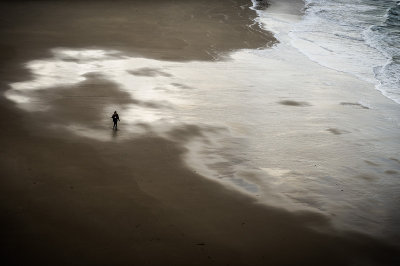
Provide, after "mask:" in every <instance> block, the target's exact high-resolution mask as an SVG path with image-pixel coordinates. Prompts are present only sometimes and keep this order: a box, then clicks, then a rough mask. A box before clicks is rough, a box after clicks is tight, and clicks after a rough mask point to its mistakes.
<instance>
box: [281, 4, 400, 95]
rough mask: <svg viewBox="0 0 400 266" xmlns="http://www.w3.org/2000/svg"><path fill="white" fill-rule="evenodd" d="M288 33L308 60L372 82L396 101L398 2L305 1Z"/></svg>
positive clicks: (398, 87)
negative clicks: (304, 6) (300, 14)
mask: <svg viewBox="0 0 400 266" xmlns="http://www.w3.org/2000/svg"><path fill="white" fill-rule="evenodd" d="M305 2H306V12H305V15H304V17H303V19H302V21H300V22H299V23H297V24H295V26H294V27H293V28H292V30H291V32H290V33H289V37H290V39H291V44H292V45H293V46H294V47H296V48H297V49H298V50H300V51H301V52H302V53H303V54H305V55H306V56H308V57H309V58H310V59H311V60H313V61H315V62H317V63H319V64H321V65H323V66H325V67H329V68H331V69H335V70H338V71H343V72H346V73H351V74H353V75H355V76H357V77H358V78H360V79H362V80H366V81H368V82H371V83H374V84H375V85H376V88H377V89H378V90H380V91H381V92H382V93H383V94H384V95H385V96H387V97H388V98H390V99H392V100H394V101H396V102H397V103H400V78H399V77H400V75H399V73H400V71H399V70H400V66H399V64H400V62H399V56H400V38H399V34H398V33H399V32H400V27H399V25H397V23H398V21H399V10H400V8H399V3H400V2H399V1H397V2H396V1H370V0H356V1H350V0H322V1H321V0H306V1H305Z"/></svg>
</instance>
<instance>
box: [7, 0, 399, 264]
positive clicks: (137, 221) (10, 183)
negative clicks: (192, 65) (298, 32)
mask: <svg viewBox="0 0 400 266" xmlns="http://www.w3.org/2000/svg"><path fill="white" fill-rule="evenodd" d="M183 2H184V3H183ZM226 2H229V4H226ZM226 2H225V1H206V0H203V1H182V2H181V1H151V2H148V1H121V2H119V1H117V2H114V1H112V2H108V1H100V2H99V1H96V2H90V1H89V2H84V3H82V2H76V3H73V4H71V3H68V2H67V1H66V2H64V1H54V2H47V1H40V3H34V2H29V1H27V2H25V1H23V2H18V3H11V2H8V3H7V2H2V3H1V8H0V10H1V16H2V20H1V24H0V34H1V36H2V41H1V46H0V57H1V61H0V62H1V63H0V67H1V70H0V71H1V72H0V76H1V93H2V94H4V93H5V92H6V91H9V90H10V89H11V87H12V86H11V85H10V84H18V82H22V81H27V80H28V81H29V80H30V79H35V78H37V76H35V75H34V73H32V71H30V70H29V69H28V68H27V67H26V65H25V67H24V63H26V62H29V61H32V60H39V59H46V58H49V57H50V58H52V55H53V54H52V50H51V49H54V48H59V47H68V48H69V49H109V50H118V51H119V52H120V53H118V54H117V55H116V57H119V58H124V56H128V55H129V56H137V55H140V57H145V58H149V59H157V60H169V61H176V62H189V61H193V60H197V61H202V62H211V61H215V60H220V59H222V58H225V57H226V55H227V54H228V53H229V52H231V51H232V50H238V49H256V48H259V47H269V46H270V45H272V44H274V43H277V40H276V39H275V38H274V37H273V36H272V34H271V33H269V32H267V31H265V30H263V29H261V28H260V27H259V26H258V25H257V24H254V23H253V19H254V18H255V16H256V13H255V12H254V11H252V10H250V9H248V7H249V6H250V5H251V3H249V1H245V0H237V1H226ZM154 18H156V19H154ZM253 24H254V25H253ZM249 25H253V26H252V27H249ZM73 59H74V58H73V57H72V56H71V58H64V61H66V62H68V61H71V60H73ZM89 59H90V58H89ZM50 61H51V60H50ZM89 61H90V60H89ZM118 62H119V61H118ZM77 63H78V64H79V62H77ZM110 65H111V63H110ZM110 69H111V68H110ZM128 70H129V69H128ZM110 71H111V70H110ZM56 72H57V71H56ZM132 73H133V74H132ZM132 73H131V74H132V75H137V76H144V77H160V76H161V78H169V76H168V73H166V72H163V71H161V70H157V69H155V70H154V69H149V68H145V69H143V68H142V69H139V70H137V69H136V70H135V72H132ZM85 77H86V78H87V79H86V80H85V81H84V82H81V83H79V85H68V84H67V85H64V86H55V87H54V90H51V89H48V88H46V89H38V90H31V91H28V92H27V94H26V95H28V96H30V97H32V98H31V99H36V100H35V101H33V102H29V103H24V104H26V105H23V107H24V108H20V107H21V105H19V104H18V103H16V102H12V101H10V100H8V99H6V98H5V97H1V99H0V103H1V104H0V108H1V113H2V118H1V119H0V123H1V125H0V128H1V130H0V142H1V143H0V145H1V147H2V149H1V153H0V167H1V168H0V169H1V173H2V174H1V175H2V178H1V179H0V180H1V186H0V195H1V200H0V211H1V219H0V236H1V240H0V241H1V259H0V260H1V261H2V262H4V263H3V265H395V264H396V263H397V262H398V249H397V248H396V247H395V246H393V245H392V243H387V242H385V241H384V240H379V239H376V238H373V237H371V236H367V235H365V234H361V233H355V232H350V231H348V232H347V231H338V230H336V229H335V228H334V227H333V226H332V225H331V222H330V220H329V219H328V218H327V217H326V216H324V215H322V214H318V213H315V212H311V211H298V212H291V211H288V210H285V209H283V208H277V207H271V206H268V205H266V204H259V203H258V202H257V201H256V200H255V199H254V198H253V197H250V196H248V195H246V194H242V193H238V192H237V191H235V190H232V189H229V188H227V187H226V186H223V185H221V184H220V183H217V182H214V181H212V180H209V179H207V178H204V177H203V176H201V175H200V173H197V172H195V171H193V169H190V168H189V167H188V165H187V163H186V161H185V160H184V157H185V155H186V153H187V147H186V146H185V143H186V142H187V140H188V139H191V138H196V137H199V136H202V135H204V134H206V133H205V131H204V127H202V126H201V125H200V124H199V125H197V124H196V123H184V124H179V125H177V126H171V127H168V128H166V130H165V131H164V132H163V134H162V135H160V134H158V132H157V131H156V130H152V129H151V126H152V125H151V123H149V124H146V123H143V122H141V123H137V124H135V125H136V127H141V128H142V129H143V130H144V131H145V132H146V133H145V134H138V133H137V132H134V133H132V132H129V131H128V130H126V127H127V126H126V125H125V129H124V127H123V126H122V125H123V124H122V123H123V121H124V120H123V119H124V118H123V115H121V120H122V122H121V124H122V125H121V131H120V132H113V131H112V130H111V129H110V127H111V122H110V121H109V120H108V117H105V114H108V113H107V112H108V109H107V108H113V107H114V106H125V105H137V106H141V107H143V106H145V107H146V108H153V109H157V108H159V109H160V110H161V111H160V112H163V109H162V108H161V107H158V105H157V104H159V102H154V101H153V102H152V101H151V100H149V101H142V100H139V99H135V98H133V97H132V96H131V94H129V93H128V92H127V91H126V90H124V88H121V87H119V86H118V84H115V83H113V82H112V81H109V80H107V79H104V77H103V76H101V75H100V76H99V75H97V74H96V73H91V74H90V75H89V74H86V76H85ZM70 78H71V79H73V78H74V77H70ZM193 82H195V81H193ZM43 84H44V83H43ZM43 84H42V85H43ZM135 86H138V84H135ZM174 86H175V87H180V88H183V89H188V87H185V86H184V84H178V83H177V84H175V85H174ZM94 94H95V95H96V97H93V95H94ZM26 95H25V96H26ZM152 104H153V105H152ZM279 105H280V106H293V105H294V106H297V105H302V102H301V101H300V102H299V101H290V100H286V101H285V100H282V101H281V103H279ZM104 110H106V112H105V111H104ZM73 123H80V124H84V125H85V126H87V127H88V128H90V129H91V130H92V131H96V130H97V129H98V132H101V134H107V136H108V138H98V139H96V138H91V137H88V136H85V134H84V133H85V132H87V131H85V130H83V131H84V132H83V133H82V130H81V133H82V134H81V135H80V134H77V133H76V132H74V130H66V129H65V127H63V126H60V125H67V126H68V125H71V124H73ZM106 123H109V124H106ZM104 124H106V126H104ZM99 128H100V129H99ZM124 130H125V131H124ZM146 130H147V131H146ZM78 131H79V130H78ZM92 131H91V132H92ZM104 132H106V133H104ZM124 132H128V133H124ZM331 132H332V133H333V134H335V132H336V131H335V129H332V131H331Z"/></svg>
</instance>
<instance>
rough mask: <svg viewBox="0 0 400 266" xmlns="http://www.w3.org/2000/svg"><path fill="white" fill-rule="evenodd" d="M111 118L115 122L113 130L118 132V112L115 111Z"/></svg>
mask: <svg viewBox="0 0 400 266" xmlns="http://www.w3.org/2000/svg"><path fill="white" fill-rule="evenodd" d="M111 118H112V120H113V122H114V126H113V129H115V130H117V127H118V125H117V123H118V121H119V115H118V114H117V111H114V114H113V115H112V116H111Z"/></svg>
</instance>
